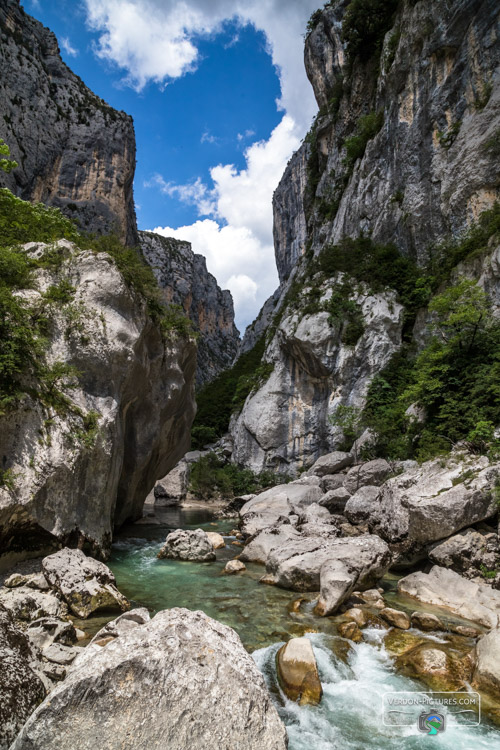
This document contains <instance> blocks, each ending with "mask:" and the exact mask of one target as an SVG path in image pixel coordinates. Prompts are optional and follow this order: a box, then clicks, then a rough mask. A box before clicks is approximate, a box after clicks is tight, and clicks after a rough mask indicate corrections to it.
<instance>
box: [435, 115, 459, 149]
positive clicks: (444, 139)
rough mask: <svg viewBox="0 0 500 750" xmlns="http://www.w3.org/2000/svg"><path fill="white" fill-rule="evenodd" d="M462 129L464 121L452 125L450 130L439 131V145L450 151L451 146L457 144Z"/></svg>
mask: <svg viewBox="0 0 500 750" xmlns="http://www.w3.org/2000/svg"><path fill="white" fill-rule="evenodd" d="M461 127H462V120H457V122H454V123H453V124H452V125H450V127H449V128H448V130H446V131H443V130H438V132H437V139H438V141H439V145H440V146H442V147H443V148H445V149H446V150H448V149H449V148H450V146H452V145H453V144H454V143H455V141H456V139H457V135H458V134H459V132H460V128H461Z"/></svg>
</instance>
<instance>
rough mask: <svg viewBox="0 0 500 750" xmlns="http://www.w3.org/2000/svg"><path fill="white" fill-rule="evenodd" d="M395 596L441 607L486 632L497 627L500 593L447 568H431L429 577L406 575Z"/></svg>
mask: <svg viewBox="0 0 500 750" xmlns="http://www.w3.org/2000/svg"><path fill="white" fill-rule="evenodd" d="M398 592H399V593H400V594H406V595H407V596H411V597H413V598H414V599H418V601H420V602H422V603H423V604H431V605H435V606H439V607H444V608H445V609H448V610H449V611H450V612H452V613H453V614H456V615H459V616H460V617H463V618H465V619H467V620H471V621H472V622H477V623H479V624H480V625H484V626H485V627H487V628H496V627H498V625H499V624H500V591H495V590H494V589H492V588H491V586H488V585H487V584H485V583H477V582H476V581H469V580H467V579H466V578H464V577H463V576H461V575H459V574H458V573H455V571H453V570H449V569H448V568H440V567H439V566H438V565H434V566H433V568H431V570H430V571H429V573H422V572H416V573H410V575H408V576H406V577H405V578H401V579H400V580H399V581H398Z"/></svg>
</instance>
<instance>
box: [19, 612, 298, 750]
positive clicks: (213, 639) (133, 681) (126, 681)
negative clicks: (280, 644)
mask: <svg viewBox="0 0 500 750" xmlns="http://www.w3.org/2000/svg"><path fill="white" fill-rule="evenodd" d="M90 648H92V649H94V650H92V651H91V652H89V653H88V654H87V653H85V652H84V653H83V654H82V655H81V656H80V657H79V658H78V659H77V660H76V662H75V664H74V666H73V668H72V669H71V671H70V673H69V675H68V677H67V678H66V679H65V680H64V682H62V683H60V684H59V685H58V686H57V687H55V688H54V690H53V691H52V693H51V694H50V696H49V698H48V699H47V700H45V701H44V702H43V703H42V704H41V706H39V708H38V709H37V710H36V711H35V713H34V714H33V715H32V716H31V717H30V719H29V720H28V722H27V723H26V724H25V726H24V728H23V730H22V731H21V733H20V735H19V736H18V738H17V739H16V741H15V742H14V744H13V745H12V750H33V749H34V748H37V749H38V748H40V750H41V748H43V750H75V748H78V750H96V748H106V750H153V748H158V749H160V748H168V750H191V748H208V747H218V748H221V749H222V748H224V749H225V748H228V749H229V748H238V750H286V747H287V737H286V730H285V727H284V725H283V724H282V722H281V720H280V718H279V716H278V712H277V710H276V708H275V707H274V705H273V703H272V701H271V696H270V695H269V693H268V691H267V688H266V684H265V682H264V678H263V677H262V675H261V673H260V672H259V670H258V669H257V666H256V665H255V663H254V661H253V659H252V657H251V656H250V655H249V654H248V653H247V652H246V651H245V649H244V648H243V645H242V643H241V641H240V639H239V637H238V635H237V634H236V633H235V632H234V631H233V630H231V628H228V627H226V626H225V625H222V624H221V623H219V622H216V621H215V620H212V619H211V618H209V617H207V615H205V614H204V613H203V612H191V611H190V610H187V609H177V608H176V609H170V610H166V611H163V612H159V613H158V614H157V615H156V616H155V617H154V618H153V619H152V620H150V621H149V622H146V623H144V624H143V625H138V626H137V627H133V628H132V629H128V630H126V631H125V632H123V633H121V634H119V635H118V637H116V638H113V639H112V640H111V641H110V642H109V643H108V644H107V645H104V646H103V647H98V646H95V647H90Z"/></svg>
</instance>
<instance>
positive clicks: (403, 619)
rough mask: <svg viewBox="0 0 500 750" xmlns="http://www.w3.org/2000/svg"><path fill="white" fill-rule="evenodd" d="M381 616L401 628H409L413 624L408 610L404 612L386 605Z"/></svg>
mask: <svg viewBox="0 0 500 750" xmlns="http://www.w3.org/2000/svg"><path fill="white" fill-rule="evenodd" d="M380 617H382V618H383V619H384V620H385V621H386V622H388V623H389V625H394V627H396V628H399V629H400V630H408V629H409V627H410V624H411V621H410V617H409V616H408V615H407V614H406V612H402V611H401V610H399V609H392V608H391V607H385V608H384V609H382V610H381V611H380Z"/></svg>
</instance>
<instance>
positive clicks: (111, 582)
mask: <svg viewBox="0 0 500 750" xmlns="http://www.w3.org/2000/svg"><path fill="white" fill-rule="evenodd" d="M42 568H43V572H44V575H45V578H46V579H47V581H48V582H49V583H50V584H51V586H53V587H54V588H55V589H56V590H57V591H58V592H59V593H60V595H61V596H62V597H63V599H64V601H65V602H67V604H68V605H69V607H70V608H71V611H72V612H74V614H75V615H76V616H77V617H81V618H83V619H86V618H87V617H89V616H90V615H91V614H92V613H93V612H96V611H97V610H100V609H121V610H122V611H124V610H126V609H129V608H130V603H129V601H128V600H127V599H126V597H124V596H123V594H120V592H119V591H118V589H117V588H116V579H115V577H114V575H113V573H112V572H111V571H110V569H109V568H108V566H107V565H104V563H102V562H99V561H98V560H94V559H93V558H92V557H87V556H86V555H85V554H84V553H83V552H82V551H81V550H77V549H62V550H60V551H59V552H55V553H54V554H53V555H49V556H48V557H46V558H44V560H43V561H42Z"/></svg>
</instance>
